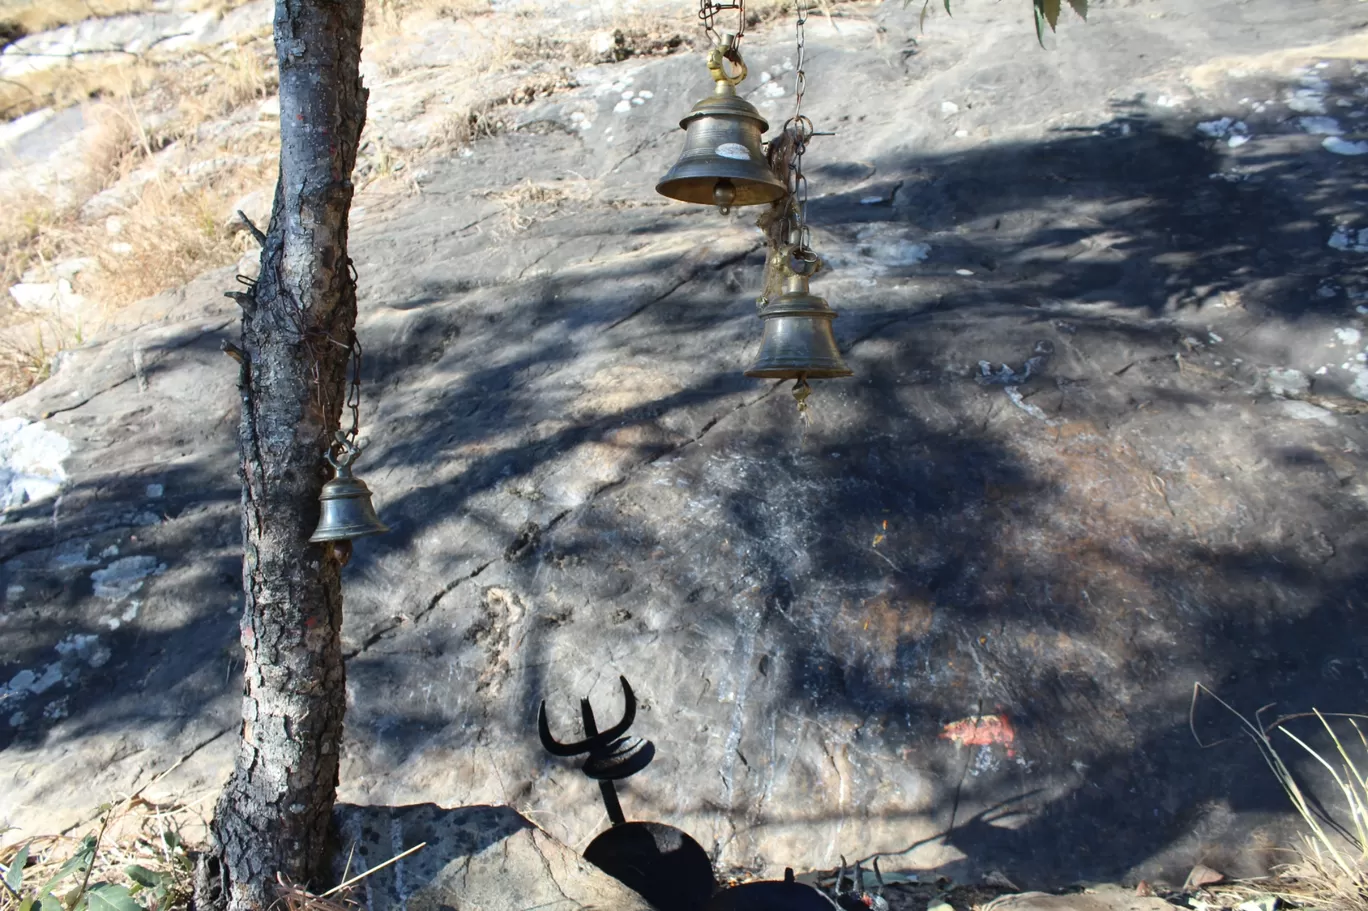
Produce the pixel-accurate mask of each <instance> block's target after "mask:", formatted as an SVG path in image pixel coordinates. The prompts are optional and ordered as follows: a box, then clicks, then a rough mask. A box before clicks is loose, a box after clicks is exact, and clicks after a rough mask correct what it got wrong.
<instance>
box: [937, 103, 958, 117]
mask: <svg viewBox="0 0 1368 911" xmlns="http://www.w3.org/2000/svg"><path fill="white" fill-rule="evenodd" d="M940 108H941V113H942V114H958V113H959V105H957V104H955V103H954V102H953V101H942V102H941V106H940Z"/></svg>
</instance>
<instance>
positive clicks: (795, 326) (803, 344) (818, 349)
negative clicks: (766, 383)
mask: <svg viewBox="0 0 1368 911" xmlns="http://www.w3.org/2000/svg"><path fill="white" fill-rule="evenodd" d="M808 279H809V276H808V275H800V274H797V273H794V272H792V271H790V272H789V273H788V276H787V278H786V280H785V282H784V293H783V294H781V295H779V297H778V298H777V299H775V300H772V301H770V302H769V303H767V304H766V305H765V306H764V308H763V309H762V310H761V311H760V318H761V319H763V320H764V321H765V335H764V338H763V339H761V341H760V356H759V357H758V358H757V359H756V361H755V365H754V366H752V367H751V369H749V370H747V371H746V376H757V377H763V378H765V379H776V380H799V381H802V380H816V379H829V378H832V377H838V376H850V375H851V373H852V372H853V371H852V370H851V369H850V368H849V367H847V366H846V364H845V361H843V360H842V359H841V352H840V351H839V350H838V349H837V347H836V336H835V335H834V334H833V333H832V331H831V321H832V320H834V319H835V318H836V311H835V310H832V309H831V307H829V306H828V305H827V302H826V301H825V300H824V299H823V298H820V297H818V296H817V295H815V294H813V293H811V292H810V291H809V290H808Z"/></svg>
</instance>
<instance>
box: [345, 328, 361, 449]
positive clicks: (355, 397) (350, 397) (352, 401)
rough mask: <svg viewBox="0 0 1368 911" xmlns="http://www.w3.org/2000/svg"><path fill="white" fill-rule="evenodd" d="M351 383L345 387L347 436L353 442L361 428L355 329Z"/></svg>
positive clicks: (359, 349) (359, 360)
mask: <svg viewBox="0 0 1368 911" xmlns="http://www.w3.org/2000/svg"><path fill="white" fill-rule="evenodd" d="M350 347H351V374H352V376H351V385H350V386H349V387H348V388H347V409H348V410H349V411H351V429H350V430H348V431H347V436H348V438H350V439H351V441H352V442H353V443H355V442H356V435H357V433H359V432H360V430H361V340H360V339H359V338H357V337H356V330H355V329H353V330H352V333H351V346H350Z"/></svg>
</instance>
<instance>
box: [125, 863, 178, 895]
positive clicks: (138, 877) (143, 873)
mask: <svg viewBox="0 0 1368 911" xmlns="http://www.w3.org/2000/svg"><path fill="white" fill-rule="evenodd" d="M124 872H125V873H127V874H128V878H129V879H131V880H133V881H134V882H135V883H137V884H138V885H140V886H142V887H144V888H146V889H153V888H156V887H157V886H160V885H161V884H162V883H164V882H165V881H166V880H167V878H168V877H167V875H166V874H165V873H155V872H153V871H152V870H149V869H147V868H146V867H140V866H138V865H137V864H129V865H128V866H126V867H124Z"/></svg>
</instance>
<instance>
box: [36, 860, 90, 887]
mask: <svg viewBox="0 0 1368 911" xmlns="http://www.w3.org/2000/svg"><path fill="white" fill-rule="evenodd" d="M93 860H94V858H93V857H91V856H89V855H87V854H86V853H85V851H77V852H76V853H75V854H73V855H72V856H71V857H68V858H67V861H66V863H64V864H62V865H61V866H60V867H58V868H57V872H56V873H54V874H52V879H49V880H48V881H47V883H46V884H44V886H43V888H41V889H39V890H38V892H39V894H40V895H47V894H48V893H50V892H51V891H52V887H53V886H55V885H57V884H58V883H59V882H61V881H62V880H64V879H66V878H67V877H68V876H71V875H73V874H80V873H84V872H85V870H86V867H88V866H90V864H91V862H92V861H93Z"/></svg>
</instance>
